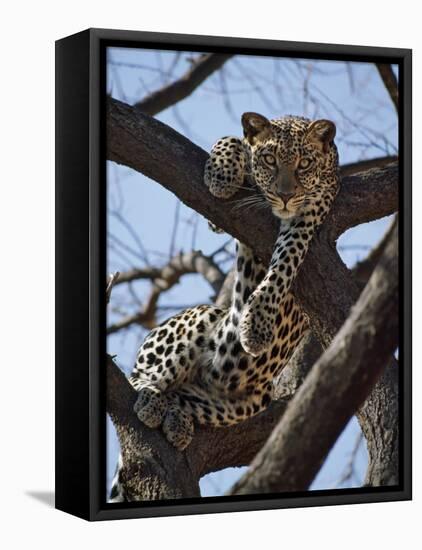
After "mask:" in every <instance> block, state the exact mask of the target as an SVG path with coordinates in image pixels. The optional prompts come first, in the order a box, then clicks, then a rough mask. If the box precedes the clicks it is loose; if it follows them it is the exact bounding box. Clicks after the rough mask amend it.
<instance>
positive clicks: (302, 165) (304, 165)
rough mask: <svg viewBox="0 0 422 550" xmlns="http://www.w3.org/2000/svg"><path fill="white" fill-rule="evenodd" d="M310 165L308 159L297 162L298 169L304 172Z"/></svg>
mask: <svg viewBox="0 0 422 550" xmlns="http://www.w3.org/2000/svg"><path fill="white" fill-rule="evenodd" d="M310 165H311V161H310V159H308V158H303V159H300V161H299V168H300V169H301V170H306V168H309V166H310Z"/></svg>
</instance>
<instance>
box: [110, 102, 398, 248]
mask: <svg viewBox="0 0 422 550" xmlns="http://www.w3.org/2000/svg"><path fill="white" fill-rule="evenodd" d="M107 158H108V159H109V160H114V161H115V162H117V163H119V164H124V165H126V166H128V167H130V168H133V169H134V170H137V171H138V172H142V173H143V174H144V175H146V176H148V177H149V178H151V179H153V180H155V181H158V182H159V183H160V184H161V185H163V186H164V187H166V188H167V189H168V190H169V191H171V192H173V193H175V194H176V195H177V196H178V197H179V199H180V200H181V201H182V202H184V203H185V204H186V205H187V206H189V207H191V208H193V209H195V210H196V211H197V212H199V213H200V214H202V215H203V216H205V217H206V218H208V219H210V220H212V221H213V223H215V225H216V226H217V227H220V228H221V229H223V230H225V231H227V232H228V233H230V234H231V235H233V236H234V237H236V238H238V239H239V240H241V241H242V242H244V243H246V244H248V245H250V246H252V247H253V248H254V249H255V250H256V251H257V252H259V254H260V255H261V256H262V257H263V258H265V259H269V258H270V256H271V250H272V245H273V243H274V240H275V237H276V233H277V225H278V224H277V221H276V220H275V218H274V217H273V216H269V215H268V212H265V211H262V210H257V211H254V213H253V216H251V215H250V212H247V213H245V212H243V211H242V209H235V210H234V209H233V203H232V202H231V201H222V200H219V199H216V198H215V197H213V196H212V195H211V194H210V193H209V191H208V189H207V188H206V186H205V185H203V170H204V164H205V161H206V159H207V158H208V155H207V153H205V151H203V150H202V149H201V148H200V147H197V146H196V145H194V144H193V143H192V142H191V141H189V140H188V139H187V138H185V137H184V136H182V135H181V134H179V133H178V132H176V131H175V130H173V129H171V128H169V127H168V126H167V125H165V124H163V123H161V122H159V121H158V120H155V119H153V118H151V117H149V116H146V115H144V114H143V113H140V112H137V111H136V110H135V109H134V108H133V107H130V106H129V105H126V104H125V103H121V102H119V101H116V100H114V99H109V100H108V114H107ZM245 194H247V192H246V191H245V192H242V193H239V198H241V197H242V196H243V195H245ZM236 198H237V197H236ZM397 206H398V165H397V163H392V164H389V165H387V166H383V167H381V168H378V169H373V170H369V171H367V172H364V173H362V174H359V175H353V176H347V177H345V178H343V180H342V190H341V192H340V193H339V196H338V197H337V199H336V203H335V205H334V207H333V209H332V213H331V214H330V220H329V221H328V220H327V223H326V224H325V226H326V227H330V231H331V235H330V238H331V239H335V238H336V237H337V236H338V235H339V234H341V233H342V232H343V231H345V230H346V229H348V228H349V227H353V226H355V225H358V224H360V223H364V222H368V221H372V220H374V219H377V218H380V217H383V216H387V215H389V214H392V213H393V212H395V211H396V210H397Z"/></svg>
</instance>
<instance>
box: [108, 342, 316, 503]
mask: <svg viewBox="0 0 422 550" xmlns="http://www.w3.org/2000/svg"><path fill="white" fill-rule="evenodd" d="M315 350H318V344H317V342H316V341H315V339H314V337H313V336H312V335H311V334H309V335H308V336H307V337H305V338H304V340H303V341H302V344H301V346H300V347H299V348H298V350H297V351H296V352H295V354H294V355H293V357H292V359H291V360H290V362H289V366H288V367H286V370H287V371H288V374H287V375H283V376H282V377H280V380H279V381H278V384H277V399H276V400H275V401H273V403H272V404H271V406H270V407H269V408H268V409H267V410H266V411H265V412H263V413H261V414H259V415H257V416H255V417H253V418H251V419H249V420H247V421H245V422H242V423H240V424H238V425H236V426H232V427H230V428H219V429H213V428H205V427H197V428H196V431H195V436H194V439H193V441H192V443H191V444H190V446H189V447H188V449H187V451H186V452H185V453H183V454H182V453H180V452H179V451H177V450H176V449H175V448H174V447H172V446H171V445H169V444H168V443H167V440H166V439H165V437H164V435H163V433H162V432H161V430H150V429H149V428H147V427H146V426H144V425H143V424H141V423H140V422H139V420H138V419H137V417H136V415H135V414H134V412H133V405H134V403H135V400H136V392H135V390H134V389H133V388H132V387H131V386H130V384H129V382H128V381H127V379H126V377H125V376H124V374H123V373H122V372H121V371H120V369H119V368H118V367H117V365H116V364H115V363H114V362H113V360H112V359H111V357H108V358H107V411H108V413H109V414H110V416H111V418H112V420H113V423H114V424H115V426H116V429H117V434H118V437H119V442H120V446H121V449H126V451H125V454H124V457H123V465H124V472H123V473H122V476H123V479H124V483H125V489H126V490H128V491H129V496H130V498H131V499H132V500H146V499H150V498H178V497H179V496H180V491H182V493H183V496H184V497H193V496H198V493H197V491H198V486H197V482H198V480H199V479H200V478H201V477H202V476H204V475H206V474H208V473H211V472H215V471H218V470H221V469H222V468H227V467H230V466H232V467H236V466H246V465H248V464H249V463H250V462H251V461H252V459H253V458H254V456H255V455H256V454H257V453H258V451H259V450H260V449H261V448H262V446H263V445H264V443H265V441H266V440H267V438H268V437H269V435H270V434H271V432H272V430H273V429H274V428H275V427H276V425H277V423H278V422H279V420H280V418H281V416H282V415H283V413H284V412H285V410H286V407H287V404H288V402H289V401H290V400H291V399H292V398H293V396H294V395H295V393H296V391H297V389H298V388H299V387H300V385H301V384H302V382H303V379H304V377H305V376H306V374H307V372H308V371H309V370H310V368H311V367H312V365H313V363H314V361H315V360H316V359H317V358H318V354H317V352H316V351H315ZM145 453H147V458H146V459H145V457H144V455H145ZM167 468H168V471H167ZM134 474H135V475H136V480H135V481H134V482H132V480H131V476H132V475H134ZM151 477H152V478H153V479H154V484H152V485H150V479H151ZM169 479H171V480H173V481H174V480H179V481H177V482H176V484H175V485H172V483H173V481H171V482H169ZM161 480H162V481H161ZM184 480H187V483H186V484H185V483H184ZM150 486H151V488H152V489H151V490H153V491H154V494H155V495H168V494H171V493H172V494H176V495H177V496H176V497H168V496H160V497H154V496H152V495H151V494H150ZM181 486H182V487H181ZM180 487H181V488H180Z"/></svg>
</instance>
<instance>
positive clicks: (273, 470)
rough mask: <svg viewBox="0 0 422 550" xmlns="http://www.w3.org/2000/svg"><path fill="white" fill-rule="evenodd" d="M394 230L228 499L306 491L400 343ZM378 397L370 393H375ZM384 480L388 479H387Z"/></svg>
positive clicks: (395, 235)
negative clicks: (349, 307) (338, 326)
mask: <svg viewBox="0 0 422 550" xmlns="http://www.w3.org/2000/svg"><path fill="white" fill-rule="evenodd" d="M397 243H398V230H397V227H395V230H394V233H393V235H392V238H391V239H390V242H389V243H388V245H387V246H386V248H385V251H384V253H383V255H382V258H381V259H380V261H379V264H378V266H377V268H376V269H375V271H374V273H373V274H372V276H371V278H370V280H369V282H368V284H367V285H366V287H365V289H364V291H363V292H362V295H361V297H360V298H359V301H358V302H357V304H356V305H355V306H354V307H353V310H352V312H351V314H350V316H349V317H348V319H347V321H346V322H345V324H344V325H343V327H342V328H341V329H340V331H339V332H338V333H337V335H336V336H335V338H334V339H333V341H332V343H331V345H330V347H329V348H328V349H327V350H326V352H325V353H324V354H323V355H322V356H321V358H320V359H319V360H318V361H317V362H316V364H315V365H314V366H313V367H312V369H311V372H310V373H309V375H308V376H307V377H306V380H305V381H304V383H303V384H302V386H301V388H300V390H299V391H298V392H297V394H296V396H295V397H294V399H293V400H292V402H291V403H290V405H289V407H288V409H287V411H286V413H285V414H284V416H283V418H282V420H281V422H280V423H279V424H278V426H277V427H276V429H275V430H274V431H273V433H272V434H271V436H270V438H269V439H268V441H267V442H266V444H265V445H264V447H263V448H262V450H261V451H260V452H259V453H258V455H257V456H256V457H255V459H254V460H253V462H252V464H251V465H250V468H249V469H248V471H247V472H246V473H245V474H244V475H243V476H242V478H241V479H240V480H239V481H238V482H237V483H236V484H235V485H234V486H233V488H232V490H231V491H230V494H252V493H277V492H286V491H298V490H306V489H308V488H309V485H310V484H311V482H312V480H313V479H314V477H315V475H316V474H317V472H318V470H319V468H320V466H321V465H322V464H323V462H324V460H325V458H326V456H327V454H328V452H329V450H330V449H331V447H332V445H333V444H334V442H335V441H336V439H337V437H338V436H339V435H340V433H341V431H342V430H343V428H344V426H345V425H346V423H347V422H348V421H349V419H350V418H351V417H352V415H353V414H354V413H355V412H356V410H357V409H358V407H359V406H360V405H361V404H362V403H363V401H364V400H365V399H366V397H367V396H368V395H369V394H370V392H371V390H372V388H373V387H374V385H375V383H376V381H377V380H378V378H379V377H380V376H381V373H382V372H383V369H384V367H385V364H386V362H387V361H388V359H389V357H390V356H391V354H392V353H393V352H394V350H395V348H396V346H397V343H398V323H399V311H398V246H397ZM373 398H376V396H373ZM386 481H389V480H386Z"/></svg>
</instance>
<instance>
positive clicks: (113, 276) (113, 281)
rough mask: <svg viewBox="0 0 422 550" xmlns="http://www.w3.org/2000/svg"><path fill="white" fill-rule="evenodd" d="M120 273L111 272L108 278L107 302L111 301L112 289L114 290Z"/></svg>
mask: <svg viewBox="0 0 422 550" xmlns="http://www.w3.org/2000/svg"><path fill="white" fill-rule="evenodd" d="M119 275H120V273H119V272H118V271H116V272H115V273H111V274H110V275H109V277H108V280H107V286H106V303H107V304H108V303H109V302H110V297H111V291H112V290H113V286H114V285H115V284H116V281H117V279H118V278H119Z"/></svg>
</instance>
